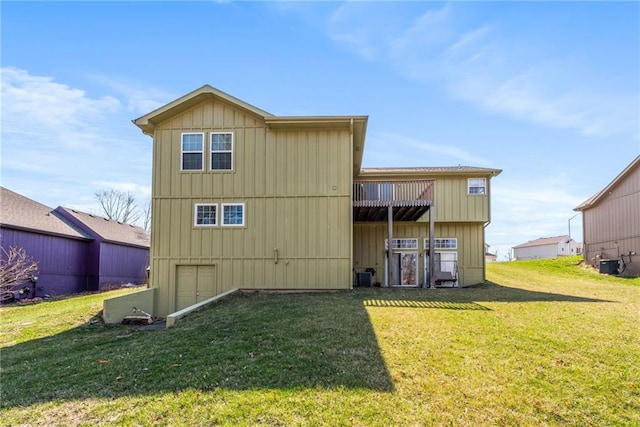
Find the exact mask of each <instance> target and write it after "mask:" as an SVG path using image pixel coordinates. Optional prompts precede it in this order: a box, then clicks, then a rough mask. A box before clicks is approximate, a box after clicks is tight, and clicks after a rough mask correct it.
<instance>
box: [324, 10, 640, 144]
mask: <svg viewBox="0 0 640 427" xmlns="http://www.w3.org/2000/svg"><path fill="white" fill-rule="evenodd" d="M412 6H415V4H412ZM465 6H466V5H464V4H453V3H448V4H445V5H444V6H442V7H434V5H433V4H432V3H426V8H427V10H426V11H424V12H423V13H422V14H420V15H419V16H417V17H416V16H415V14H403V13H402V11H401V10H399V8H401V6H396V5H391V6H390V5H387V4H385V5H384V6H381V5H380V4H378V3H355V4H354V3H346V4H344V5H341V6H340V7H339V8H338V9H336V11H335V12H334V14H333V16H332V18H331V19H330V20H329V27H328V32H329V37H330V38H331V39H333V40H334V41H336V42H337V43H339V44H341V45H343V46H344V47H346V48H348V49H351V50H352V51H353V52H355V53H356V54H358V55H359V56H361V57H363V58H365V59H367V60H370V61H378V62H383V61H384V62H385V63H388V64H390V66H391V67H394V68H396V69H397V70H398V71H399V72H400V73H402V74H403V75H404V76H405V77H407V78H409V79H412V80H416V81H421V82H429V83H434V82H435V83H438V84H441V85H442V86H443V87H444V88H445V90H446V91H447V92H448V93H449V94H450V96H452V97H454V98H456V99H459V100H462V101H464V102H467V103H470V104H472V105H475V106H477V107H479V108H482V109H484V110H487V111H490V112H492V113H494V114H500V115H505V116H507V117H510V118H515V119H518V120H523V121H528V122H533V123H538V124H541V125H544V126H547V127H554V128H562V129H569V130H572V131H575V132H578V133H581V134H584V135H595V136H610V135H617V134H620V133H625V132H637V114H638V97H637V94H635V93H628V91H627V92H618V93H616V92H613V91H611V90H607V91H605V90H598V88H599V87H603V84H602V82H601V81H599V80H598V79H597V77H593V76H592V77H590V78H589V77H584V76H583V75H582V74H584V73H583V72H582V70H584V69H585V68H588V65H587V64H584V63H580V62H579V61H577V60H574V59H570V58H565V57H560V56H559V55H561V54H556V56H555V57H551V58H547V57H544V56H543V55H544V53H539V52H535V51H533V49H531V50H529V51H527V52H526V53H524V49H523V46H522V45H518V42H517V41H514V40H507V39H505V36H504V35H503V34H500V28H499V24H497V23H496V22H491V23H489V22H475V23H470V22H469V21H468V17H467V16H465V17H464V18H463V17H462V16H463V14H462V13H459V12H460V11H461V10H462V8H463V7H465ZM391 7H396V9H393V10H390V8H391ZM390 17H392V18H390ZM384 18H387V21H389V22H384V21H385V20H384ZM465 20H466V21H465ZM517 37H519V35H518V34H515V35H514V38H517ZM520 42H521V43H525V41H524V40H520ZM526 42H529V43H530V42H532V40H531V39H528V40H526ZM540 49H541V50H543V51H544V47H541V48H540ZM568 56H569V55H568Z"/></svg>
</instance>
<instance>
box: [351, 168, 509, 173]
mask: <svg viewBox="0 0 640 427" xmlns="http://www.w3.org/2000/svg"><path fill="white" fill-rule="evenodd" d="M500 172H502V170H500V169H491V168H479V167H475V166H436V167H406V168H399V167H396V168H393V167H391V168H362V169H361V170H360V173H361V174H368V173H372V174H373V173H421V174H436V175H440V174H458V173H460V174H465V173H466V174H471V173H477V174H486V175H499V174H500Z"/></svg>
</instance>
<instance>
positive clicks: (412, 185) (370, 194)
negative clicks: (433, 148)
mask: <svg viewBox="0 0 640 427" xmlns="http://www.w3.org/2000/svg"><path fill="white" fill-rule="evenodd" d="M432 200H433V180H430V179H424V180H411V181H354V183H353V206H356V207H377V206H389V205H392V206H393V205H398V204H402V205H405V206H406V205H415V206H426V205H429V204H431V202H432Z"/></svg>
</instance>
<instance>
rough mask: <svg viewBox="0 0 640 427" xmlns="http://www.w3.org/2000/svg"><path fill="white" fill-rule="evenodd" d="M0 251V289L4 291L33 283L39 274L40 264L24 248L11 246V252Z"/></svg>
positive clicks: (3, 249)
mask: <svg viewBox="0 0 640 427" xmlns="http://www.w3.org/2000/svg"><path fill="white" fill-rule="evenodd" d="M0 249H1V250H2V253H1V254H0V255H1V256H0V288H1V289H3V290H4V289H7V288H11V287H13V286H16V285H22V284H23V283H27V282H32V281H33V279H34V277H35V276H36V275H37V274H38V262H37V261H35V260H34V259H33V258H31V257H30V256H29V255H28V254H27V251H25V250H24V248H21V247H17V246H10V247H9V250H6V249H5V248H0Z"/></svg>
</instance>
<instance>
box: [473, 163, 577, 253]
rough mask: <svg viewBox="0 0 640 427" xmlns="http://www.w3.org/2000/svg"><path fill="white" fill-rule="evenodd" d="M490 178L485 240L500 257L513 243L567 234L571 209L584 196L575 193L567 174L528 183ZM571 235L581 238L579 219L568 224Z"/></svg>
mask: <svg viewBox="0 0 640 427" xmlns="http://www.w3.org/2000/svg"><path fill="white" fill-rule="evenodd" d="M502 182H503V180H501V177H498V178H496V179H494V180H493V184H492V195H491V201H492V206H491V212H492V220H491V225H490V226H489V227H488V228H487V236H486V240H487V242H488V243H489V244H491V247H492V250H493V249H498V251H499V255H500V257H501V258H503V257H504V256H506V255H507V254H508V253H509V250H510V248H512V247H513V246H516V245H519V244H521V243H525V242H527V241H529V240H534V239H537V238H540V237H552V236H560V235H564V234H568V228H569V218H571V217H572V216H573V215H575V212H574V211H573V208H575V207H576V206H578V205H579V204H580V203H581V202H582V201H583V200H584V199H585V198H586V197H582V196H576V192H575V191H572V189H571V185H570V182H571V180H570V179H569V178H568V177H563V176H560V177H556V178H553V179H551V178H536V179H532V180H531V181H530V182H522V181H510V182H509V184H503V183H502ZM571 237H573V238H574V239H576V240H578V241H581V240H582V227H581V222H580V220H579V218H577V219H575V220H574V221H572V223H571Z"/></svg>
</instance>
